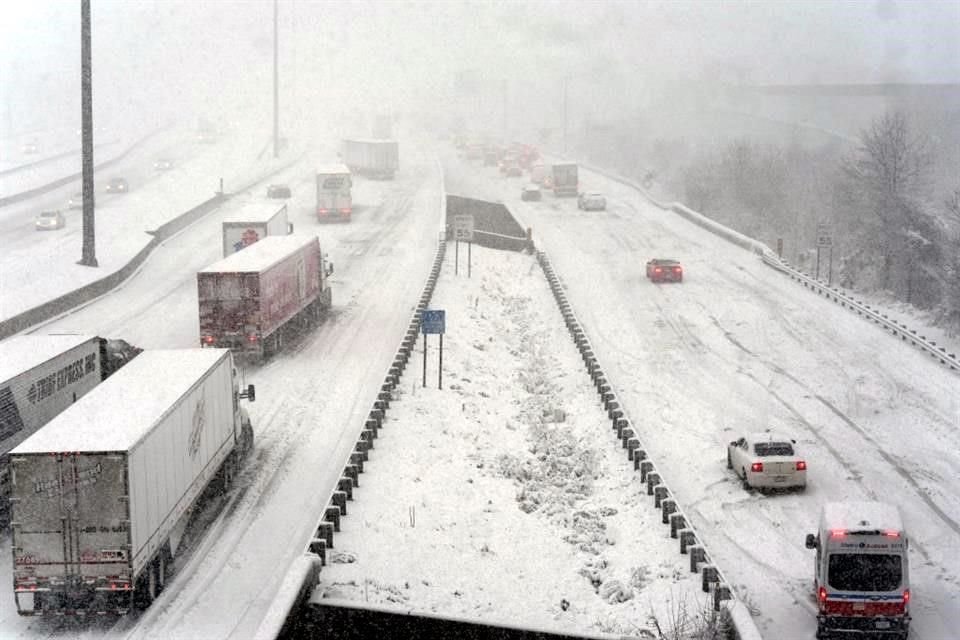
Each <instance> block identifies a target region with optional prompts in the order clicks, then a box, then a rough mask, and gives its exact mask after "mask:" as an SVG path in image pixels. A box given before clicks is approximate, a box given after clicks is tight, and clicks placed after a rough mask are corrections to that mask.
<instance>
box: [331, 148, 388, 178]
mask: <svg viewBox="0 0 960 640" xmlns="http://www.w3.org/2000/svg"><path fill="white" fill-rule="evenodd" d="M341 157H342V158H343V162H344V164H346V165H347V167H349V168H350V171H352V172H354V173H356V174H358V175H363V176H368V177H371V178H382V179H386V180H392V179H393V175H394V174H395V173H396V172H397V169H399V168H400V151H399V146H398V145H397V141H396V140H370V139H353V140H344V141H343V145H342V151H341Z"/></svg>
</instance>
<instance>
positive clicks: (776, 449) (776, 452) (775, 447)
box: [753, 442, 793, 457]
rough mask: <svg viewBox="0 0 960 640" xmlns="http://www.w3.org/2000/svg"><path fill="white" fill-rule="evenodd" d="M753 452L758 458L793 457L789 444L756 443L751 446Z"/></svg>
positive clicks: (791, 447)
mask: <svg viewBox="0 0 960 640" xmlns="http://www.w3.org/2000/svg"><path fill="white" fill-rule="evenodd" d="M753 450H754V452H756V454H757V455H758V456H760V457H764V456H792V455H793V446H792V445H791V444H790V443H789V442H758V443H757V444H755V445H753Z"/></svg>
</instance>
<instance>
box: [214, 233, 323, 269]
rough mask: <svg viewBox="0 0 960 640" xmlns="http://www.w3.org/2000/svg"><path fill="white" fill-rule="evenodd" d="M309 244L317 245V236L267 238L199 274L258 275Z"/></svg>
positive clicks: (215, 263)
mask: <svg viewBox="0 0 960 640" xmlns="http://www.w3.org/2000/svg"><path fill="white" fill-rule="evenodd" d="M309 244H319V240H318V238H317V236H292V235H291V236H267V237H266V238H264V239H262V240H258V241H257V242H254V243H253V244H252V245H250V246H249V247H247V248H246V249H244V250H243V251H238V252H237V253H233V254H230V255H229V256H227V257H226V258H223V259H222V260H219V261H217V262H214V263H213V264H211V265H210V266H208V267H206V268H204V269H201V270H200V271H199V273H258V272H261V271H263V270H265V269H268V268H270V267H272V266H273V265H275V264H276V263H278V262H280V261H281V260H283V259H284V258H286V257H287V256H288V255H290V254H291V253H293V252H294V251H296V250H298V249H302V248H303V247H305V246H307V245H309Z"/></svg>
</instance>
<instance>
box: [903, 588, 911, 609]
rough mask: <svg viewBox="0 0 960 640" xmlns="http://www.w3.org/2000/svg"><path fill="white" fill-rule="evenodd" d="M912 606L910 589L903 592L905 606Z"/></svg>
mask: <svg viewBox="0 0 960 640" xmlns="http://www.w3.org/2000/svg"><path fill="white" fill-rule="evenodd" d="M908 604H910V589H904V590H903V606H907V605H908Z"/></svg>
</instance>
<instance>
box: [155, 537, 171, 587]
mask: <svg viewBox="0 0 960 640" xmlns="http://www.w3.org/2000/svg"><path fill="white" fill-rule="evenodd" d="M172 565H173V554H172V553H171V552H170V543H169V542H166V543H164V545H163V548H161V549H160V554H159V555H158V556H157V582H158V586H159V591H160V592H161V593H162V592H163V590H164V588H166V586H167V581H168V579H169V578H170V574H171V572H172V570H171V568H172Z"/></svg>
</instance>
